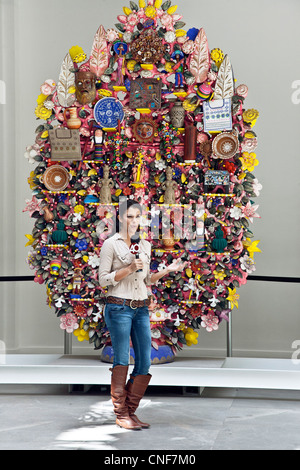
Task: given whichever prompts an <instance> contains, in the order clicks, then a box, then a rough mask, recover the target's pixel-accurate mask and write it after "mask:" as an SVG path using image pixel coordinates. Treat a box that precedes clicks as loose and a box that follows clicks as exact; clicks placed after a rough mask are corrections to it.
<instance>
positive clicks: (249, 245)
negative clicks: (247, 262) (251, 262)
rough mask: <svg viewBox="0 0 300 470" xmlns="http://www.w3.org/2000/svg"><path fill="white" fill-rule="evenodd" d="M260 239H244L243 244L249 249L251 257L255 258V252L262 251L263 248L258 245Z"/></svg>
mask: <svg viewBox="0 0 300 470" xmlns="http://www.w3.org/2000/svg"><path fill="white" fill-rule="evenodd" d="M259 241H260V240H254V241H251V239H250V238H246V240H243V245H244V247H245V248H246V250H247V251H248V253H249V255H250V256H251V258H253V255H254V253H256V252H261V250H260V249H259V248H258V247H257V245H258V244H259Z"/></svg>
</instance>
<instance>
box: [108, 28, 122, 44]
mask: <svg viewBox="0 0 300 470" xmlns="http://www.w3.org/2000/svg"><path fill="white" fill-rule="evenodd" d="M118 38H119V34H118V32H117V31H116V30H115V29H108V30H107V31H106V39H107V41H108V42H114V41H116V40H117V39H118Z"/></svg>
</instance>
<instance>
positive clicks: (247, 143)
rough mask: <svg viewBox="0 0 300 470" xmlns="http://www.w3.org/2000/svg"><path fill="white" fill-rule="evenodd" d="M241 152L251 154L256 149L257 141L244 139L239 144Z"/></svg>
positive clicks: (254, 138)
mask: <svg viewBox="0 0 300 470" xmlns="http://www.w3.org/2000/svg"><path fill="white" fill-rule="evenodd" d="M241 147H242V151H243V152H253V150H255V149H256V147H257V139H256V137H253V138H252V139H244V141H243V142H242V144H241Z"/></svg>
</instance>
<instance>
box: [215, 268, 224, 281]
mask: <svg viewBox="0 0 300 470" xmlns="http://www.w3.org/2000/svg"><path fill="white" fill-rule="evenodd" d="M213 273H214V276H215V279H218V280H219V281H223V280H224V279H225V277H226V274H225V273H224V271H216V270H214V271H213Z"/></svg>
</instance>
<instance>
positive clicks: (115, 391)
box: [110, 365, 141, 429]
mask: <svg viewBox="0 0 300 470" xmlns="http://www.w3.org/2000/svg"><path fill="white" fill-rule="evenodd" d="M110 370H111V371H112V374H111V399H112V402H113V405H114V412H115V415H116V417H117V418H116V424H117V425H118V426H121V427H122V428H125V429H141V425H139V424H137V422H136V421H134V420H133V419H132V418H131V417H130V416H129V411H128V406H127V403H126V397H127V390H126V379H127V372H128V366H121V365H117V366H115V367H113V368H112V369H110Z"/></svg>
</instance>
